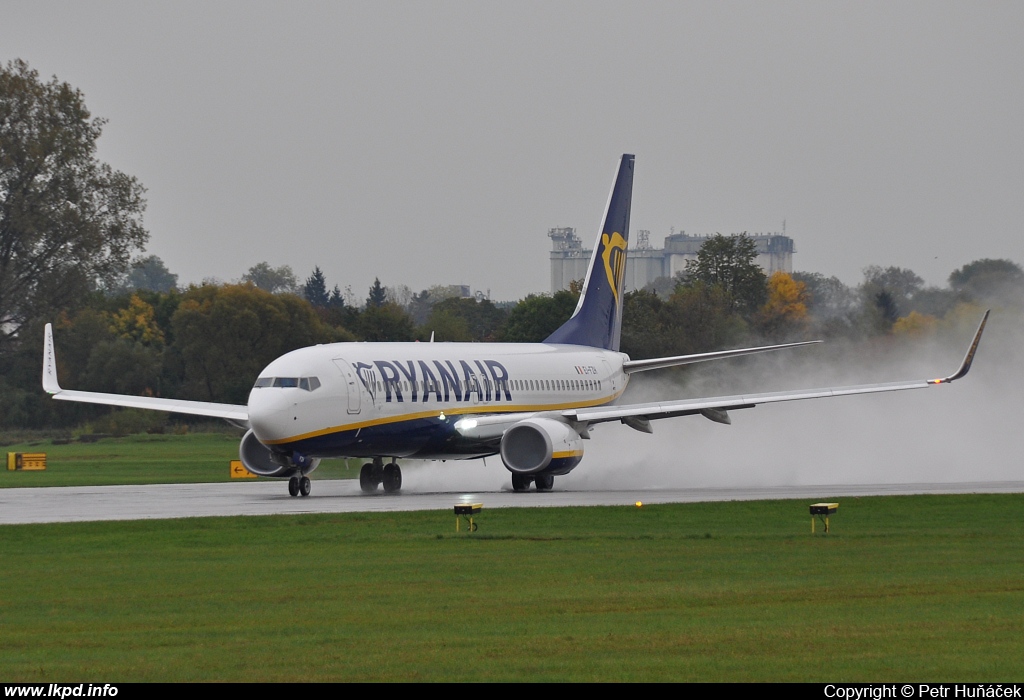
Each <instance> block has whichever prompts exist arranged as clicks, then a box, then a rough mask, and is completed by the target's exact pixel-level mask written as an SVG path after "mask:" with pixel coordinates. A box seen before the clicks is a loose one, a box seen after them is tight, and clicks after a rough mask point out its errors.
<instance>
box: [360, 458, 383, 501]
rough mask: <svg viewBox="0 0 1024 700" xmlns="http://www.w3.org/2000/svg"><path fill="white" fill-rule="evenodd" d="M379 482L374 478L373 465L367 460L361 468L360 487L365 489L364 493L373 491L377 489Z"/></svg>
mask: <svg viewBox="0 0 1024 700" xmlns="http://www.w3.org/2000/svg"><path fill="white" fill-rule="evenodd" d="M378 483H379V482H377V481H375V480H374V478H373V465H372V464H370V463H369V462H367V463H366V464H364V465H363V468H362V469H360V470H359V488H361V489H362V490H363V493H373V492H374V491H376V490H377V484H378Z"/></svg>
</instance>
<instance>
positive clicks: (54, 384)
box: [43, 323, 61, 394]
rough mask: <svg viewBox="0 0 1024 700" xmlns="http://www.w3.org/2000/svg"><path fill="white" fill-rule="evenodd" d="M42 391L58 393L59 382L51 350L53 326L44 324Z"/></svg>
mask: <svg viewBox="0 0 1024 700" xmlns="http://www.w3.org/2000/svg"><path fill="white" fill-rule="evenodd" d="M43 391H45V392H46V393H47V394H59V393H60V392H61V388H60V383H59V382H58V381H57V357H56V355H54V352H53V326H52V325H51V324H49V323H47V324H46V340H45V347H44V348H43Z"/></svg>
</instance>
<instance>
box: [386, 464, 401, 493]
mask: <svg viewBox="0 0 1024 700" xmlns="http://www.w3.org/2000/svg"><path fill="white" fill-rule="evenodd" d="M383 476H384V492H385V493H395V492H396V491H398V490H399V489H401V488H402V470H401V469H400V468H399V467H398V465H397V464H395V463H394V462H392V463H391V464H389V465H387V466H385V467H384V475H383Z"/></svg>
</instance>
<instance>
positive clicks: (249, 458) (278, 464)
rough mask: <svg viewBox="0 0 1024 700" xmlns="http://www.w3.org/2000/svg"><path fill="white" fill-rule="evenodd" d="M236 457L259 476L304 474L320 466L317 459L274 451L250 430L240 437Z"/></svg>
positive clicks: (283, 476) (282, 476)
mask: <svg viewBox="0 0 1024 700" xmlns="http://www.w3.org/2000/svg"><path fill="white" fill-rule="evenodd" d="M238 457H239V459H241V460H242V464H244V465H245V468H246V469H248V470H249V471H251V472H252V473H253V474H257V475H259V476H274V477H280V478H288V477H292V476H296V475H302V476H305V475H306V474H309V473H310V472H312V471H313V470H314V469H316V468H317V467H318V466H320V460H319V459H315V458H311V457H305V456H302V455H297V454H296V455H287V454H282V453H280V452H274V451H273V450H271V449H270V448H269V447H267V446H266V445H264V444H263V443H262V442H260V441H259V440H257V439H256V436H255V435H254V434H253V432H252V431H251V430H250V431H249V432H247V433H246V434H245V435H244V436H243V437H242V443H241V444H240V445H239V446H238Z"/></svg>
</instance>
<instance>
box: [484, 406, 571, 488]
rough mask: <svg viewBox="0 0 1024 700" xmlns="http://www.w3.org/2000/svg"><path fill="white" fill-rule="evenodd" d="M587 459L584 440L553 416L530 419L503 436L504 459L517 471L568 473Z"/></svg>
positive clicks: (510, 467)
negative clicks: (584, 453) (585, 457)
mask: <svg viewBox="0 0 1024 700" xmlns="http://www.w3.org/2000/svg"><path fill="white" fill-rule="evenodd" d="M582 459H583V440H582V438H580V436H579V433H577V432H576V431H575V430H574V429H573V428H572V427H570V426H569V425H567V424H565V423H562V422H561V421H557V420H554V419H552V418H527V419H526V420H523V421H519V422H518V423H516V424H515V425H513V426H512V427H511V428H509V429H508V430H506V431H505V434H504V435H503V436H502V437H501V461H502V462H504V463H505V468H506V469H508V470H509V471H510V472H513V473H515V474H531V475H537V474H553V475H559V474H568V473H569V472H571V471H572V470H573V468H574V467H575V466H576V465H577V464H579V463H580V460H582Z"/></svg>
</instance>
